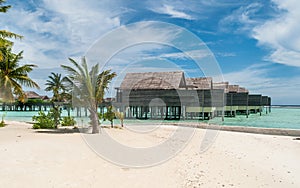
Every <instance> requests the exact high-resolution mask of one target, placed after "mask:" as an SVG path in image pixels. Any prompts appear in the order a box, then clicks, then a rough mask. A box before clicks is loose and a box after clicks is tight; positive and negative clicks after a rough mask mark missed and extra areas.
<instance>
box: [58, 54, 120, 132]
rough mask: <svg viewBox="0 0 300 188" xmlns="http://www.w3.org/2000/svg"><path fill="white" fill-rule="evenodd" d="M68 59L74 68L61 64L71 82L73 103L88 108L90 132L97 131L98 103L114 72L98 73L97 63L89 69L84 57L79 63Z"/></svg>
mask: <svg viewBox="0 0 300 188" xmlns="http://www.w3.org/2000/svg"><path fill="white" fill-rule="evenodd" d="M69 60H70V62H71V63H72V64H73V66H74V68H73V67H70V66H66V65H62V68H64V69H65V70H66V71H67V72H68V73H69V75H68V78H69V80H71V81H72V83H73V98H72V100H73V105H77V106H81V107H86V108H87V109H88V110H89V112H90V119H91V123H92V127H93V130H92V133H99V118H98V114H97V108H98V104H99V103H101V102H102V101H103V97H104V94H105V91H106V89H108V85H109V83H110V82H111V80H112V79H113V78H114V77H115V76H116V73H114V72H111V70H106V71H103V72H102V73H100V74H99V65H98V64H96V65H94V66H92V67H91V69H90V70H89V69H88V66H87V62H86V59H85V58H82V61H81V65H80V64H78V63H77V62H76V61H75V60H73V59H71V58H69Z"/></svg>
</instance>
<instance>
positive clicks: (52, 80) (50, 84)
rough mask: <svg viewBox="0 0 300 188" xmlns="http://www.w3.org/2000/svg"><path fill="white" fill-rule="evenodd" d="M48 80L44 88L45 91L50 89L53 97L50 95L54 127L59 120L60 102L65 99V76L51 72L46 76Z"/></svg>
mask: <svg viewBox="0 0 300 188" xmlns="http://www.w3.org/2000/svg"><path fill="white" fill-rule="evenodd" d="M48 78H49V80H47V81H46V84H45V85H46V86H47V87H46V88H45V91H52V92H53V97H52V100H51V101H52V107H53V115H54V122H55V127H57V126H58V124H59V120H60V118H61V117H60V115H61V114H60V107H61V104H60V103H61V102H64V101H65V100H66V98H67V97H66V96H67V93H66V86H65V84H64V82H65V79H66V78H65V77H63V78H62V76H61V74H58V73H54V72H51V75H50V76H48Z"/></svg>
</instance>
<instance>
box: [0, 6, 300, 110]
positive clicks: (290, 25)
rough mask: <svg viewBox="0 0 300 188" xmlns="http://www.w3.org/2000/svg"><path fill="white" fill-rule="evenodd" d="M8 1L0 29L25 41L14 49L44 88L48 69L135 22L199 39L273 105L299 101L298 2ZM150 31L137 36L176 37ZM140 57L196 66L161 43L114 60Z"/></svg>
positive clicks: (236, 79) (228, 76)
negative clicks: (159, 25)
mask: <svg viewBox="0 0 300 188" xmlns="http://www.w3.org/2000/svg"><path fill="white" fill-rule="evenodd" d="M7 4H10V5H12V6H13V8H12V9H10V11H9V12H8V13H7V14H1V15H0V19H1V22H0V28H1V29H7V30H10V31H13V32H15V33H18V34H21V35H23V36H24V37H25V38H24V39H23V40H22V41H16V42H15V47H14V50H15V51H20V50H24V59H23V62H22V63H33V64H36V65H38V66H39V68H38V69H37V70H35V71H34V72H33V73H32V74H31V75H32V78H33V79H35V80H36V81H37V82H38V83H39V84H40V85H41V87H42V88H45V87H44V83H45V80H46V79H47V77H48V75H50V72H52V71H53V72H61V73H63V71H62V70H61V68H60V65H61V64H68V60H67V58H68V57H74V58H75V59H76V58H77V59H78V57H81V56H83V55H85V54H86V52H87V50H88V49H89V48H90V47H91V46H92V44H94V43H95V41H97V40H99V38H101V37H103V36H104V35H105V34H107V33H108V32H110V31H112V30H114V29H117V28H119V27H120V26H123V27H126V25H128V24H132V23H136V22H141V21H161V22H166V23H171V24H175V25H177V26H180V27H183V28H185V29H187V30H188V31H190V32H192V33H193V34H195V35H196V36H197V37H199V38H200V39H201V40H202V41H203V42H204V43H205V44H206V45H207V47H208V48H209V49H210V50H211V52H212V53H213V54H214V55H215V58H216V60H217V62H218V64H219V66H220V68H221V71H222V74H223V77H224V80H226V81H230V82H231V83H232V84H240V85H242V86H244V87H247V88H248V89H249V90H250V92H252V93H262V94H264V95H269V96H271V97H272V98H273V104H300V97H299V96H300V74H299V73H300V35H299V33H300V24H299V21H300V1H297V0H284V1H282V0H253V1H249V0H189V1H178V0H157V1H154V0H145V1H140V0H130V1H129V0H101V1H99V0H86V1H83V0H63V1H61V0H28V1H17V0H8V1H7ZM146 29H147V32H145V33H146V34H145V35H147V36H145V35H141V36H139V37H153V38H157V39H161V40H163V41H167V40H168V39H169V38H172V37H175V35H176V32H174V33H170V32H169V33H166V32H163V29H162V31H161V32H157V30H154V29H153V28H151V26H148V27H147V28H146ZM173 35H174V36H173ZM176 55H177V56H176ZM133 56H134V58H133ZM157 56H159V57H160V59H159V61H158V59H155V57H157ZM145 57H147V58H145ZM162 57H163V58H164V60H165V61H164V62H163V61H160V60H161V59H162ZM174 57H176V58H174ZM139 58H140V59H143V60H144V61H143V63H144V65H145V66H146V65H148V64H150V65H151V64H153V63H154V61H156V62H159V64H160V66H161V67H165V68H166V67H168V66H166V65H168V61H175V62H176V63H177V64H180V66H182V67H183V66H184V67H186V69H187V72H188V71H189V70H191V69H193V63H192V62H191V61H189V60H187V59H186V58H185V59H184V58H178V51H176V49H172V48H170V47H166V46H163V45H157V44H156V45H155V44H150V45H148V44H146V45H137V46H134V47H131V48H128V49H127V50H124V51H122V52H120V53H118V54H117V55H116V56H115V57H114V58H113V59H112V61H114V62H123V64H126V63H128V62H130V61H132V60H133V59H134V60H136V59H139ZM151 58H152V63H151V61H149V59H151ZM145 59H146V60H145ZM149 62H150V63H149ZM115 64H116V63H115ZM112 65H114V63H112V64H111V66H112ZM163 65H164V66H163ZM112 68H114V67H112ZM116 70H117V69H116ZM119 70H120V67H119ZM147 70H151V68H149V67H148V68H147ZM170 70H172V69H170ZM191 75H192V74H191ZM39 93H45V92H44V91H43V90H40V91H39Z"/></svg>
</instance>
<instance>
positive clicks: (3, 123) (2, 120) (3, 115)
mask: <svg viewBox="0 0 300 188" xmlns="http://www.w3.org/2000/svg"><path fill="white" fill-rule="evenodd" d="M5 116H6V114H2V118H1V122H0V127H4V126H5V121H4V118H5Z"/></svg>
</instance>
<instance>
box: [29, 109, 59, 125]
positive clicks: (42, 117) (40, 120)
mask: <svg viewBox="0 0 300 188" xmlns="http://www.w3.org/2000/svg"><path fill="white" fill-rule="evenodd" d="M32 121H33V122H34V123H33V126H32V128H33V129H54V128H56V125H55V121H54V118H53V110H50V111H49V112H48V113H47V114H46V113H45V112H43V111H39V112H38V115H37V116H33V117H32Z"/></svg>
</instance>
